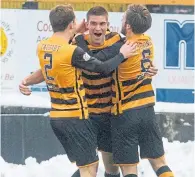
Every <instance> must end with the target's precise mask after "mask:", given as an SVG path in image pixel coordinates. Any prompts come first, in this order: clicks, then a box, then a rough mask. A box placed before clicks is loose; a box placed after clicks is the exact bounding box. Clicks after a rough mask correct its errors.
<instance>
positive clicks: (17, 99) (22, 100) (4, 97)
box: [0, 92, 195, 113]
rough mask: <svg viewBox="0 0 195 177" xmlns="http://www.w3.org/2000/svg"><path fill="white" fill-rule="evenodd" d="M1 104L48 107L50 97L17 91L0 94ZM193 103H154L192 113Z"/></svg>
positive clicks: (157, 108)
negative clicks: (26, 94) (23, 93)
mask: <svg viewBox="0 0 195 177" xmlns="http://www.w3.org/2000/svg"><path fill="white" fill-rule="evenodd" d="M0 101H1V105H4V106H24V107H41V108H50V106H51V105H50V98H49V95H48V93H47V92H38V93H37V92H32V94H31V95H30V96H24V95H22V94H21V93H19V92H15V93H14V92H10V93H2V94H1V99H0ZM194 110H195V104H179V103H162V102H157V103H156V105H155V111H156V112H173V113H194Z"/></svg>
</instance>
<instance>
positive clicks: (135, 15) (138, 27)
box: [126, 4, 152, 34]
mask: <svg viewBox="0 0 195 177" xmlns="http://www.w3.org/2000/svg"><path fill="white" fill-rule="evenodd" d="M126 24H129V25H130V26H131V29H132V31H133V33H135V34H141V33H145V32H146V31H147V30H148V29H149V28H150V27H151V25H152V16H151V14H150V12H149V10H148V9H147V8H146V7H145V6H144V5H139V4H130V5H129V6H128V8H127V11H126Z"/></svg>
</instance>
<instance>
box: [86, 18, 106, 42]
mask: <svg viewBox="0 0 195 177" xmlns="http://www.w3.org/2000/svg"><path fill="white" fill-rule="evenodd" d="M108 25H109V23H108V19H107V16H95V15H91V16H90V17H89V19H88V21H87V28H88V30H89V35H90V40H91V43H92V45H101V44H103V42H104V39H105V34H106V31H107V28H108Z"/></svg>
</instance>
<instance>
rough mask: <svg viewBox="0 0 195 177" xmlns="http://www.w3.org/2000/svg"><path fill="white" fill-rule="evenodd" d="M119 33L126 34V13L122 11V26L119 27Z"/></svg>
mask: <svg viewBox="0 0 195 177" xmlns="http://www.w3.org/2000/svg"><path fill="white" fill-rule="evenodd" d="M121 33H122V34H123V35H125V36H126V34H127V31H126V13H124V15H123V17H122V28H121Z"/></svg>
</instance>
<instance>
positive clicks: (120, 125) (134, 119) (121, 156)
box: [111, 106, 164, 164]
mask: <svg viewBox="0 0 195 177" xmlns="http://www.w3.org/2000/svg"><path fill="white" fill-rule="evenodd" d="M111 125H112V129H111V130H112V150H113V160H114V163H115V164H136V163H138V162H139V153H138V147H140V157H141V158H152V159H155V158H159V157H161V156H163V155H164V148H163V142H162V136H161V133H160V129H159V126H158V123H157V120H156V117H155V112H154V108H153V106H152V107H146V108H142V109H134V110H128V111H126V112H124V113H123V114H121V115H120V116H118V117H113V118H112V119H111Z"/></svg>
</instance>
